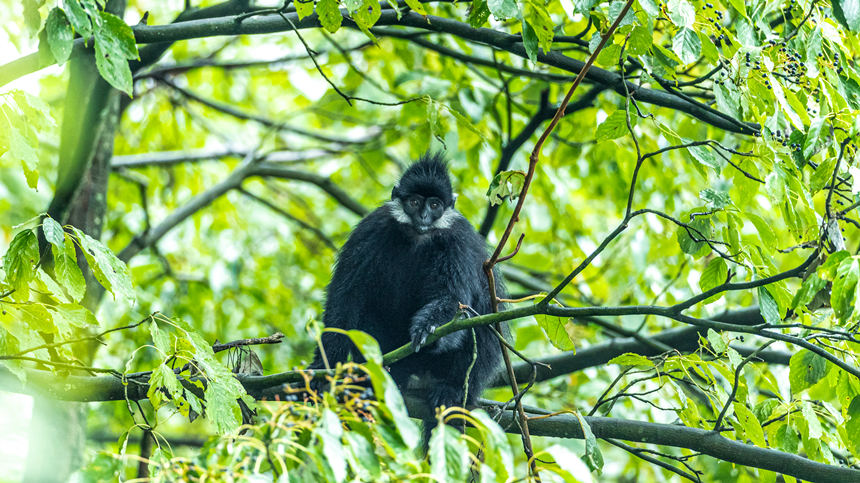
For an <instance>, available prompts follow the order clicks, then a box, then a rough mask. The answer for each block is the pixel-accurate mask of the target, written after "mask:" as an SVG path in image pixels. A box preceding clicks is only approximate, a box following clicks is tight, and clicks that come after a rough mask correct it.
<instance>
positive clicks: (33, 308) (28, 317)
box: [6, 303, 57, 334]
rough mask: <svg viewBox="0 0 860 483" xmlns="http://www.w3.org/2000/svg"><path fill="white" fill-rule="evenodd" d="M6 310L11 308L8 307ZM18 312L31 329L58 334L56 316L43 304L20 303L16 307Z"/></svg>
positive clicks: (19, 316) (19, 317)
mask: <svg viewBox="0 0 860 483" xmlns="http://www.w3.org/2000/svg"><path fill="white" fill-rule="evenodd" d="M6 310H9V309H8V308H7V309H6ZM15 310H16V311H17V312H18V315H17V317H18V319H20V320H21V321H22V322H24V324H26V325H27V327H29V328H30V329H31V330H35V331H38V332H44V333H46V334H56V333H57V326H56V324H54V317H53V316H52V315H51V312H48V309H47V308H45V306H44V305H42V304H31V303H27V304H20V305H18V306H17V307H15Z"/></svg>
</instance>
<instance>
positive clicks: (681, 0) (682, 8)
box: [666, 0, 696, 29]
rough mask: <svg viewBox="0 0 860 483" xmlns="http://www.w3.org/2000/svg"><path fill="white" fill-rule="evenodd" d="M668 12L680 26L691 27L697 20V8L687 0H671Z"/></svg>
mask: <svg viewBox="0 0 860 483" xmlns="http://www.w3.org/2000/svg"><path fill="white" fill-rule="evenodd" d="M666 12H667V13H668V14H669V18H670V19H671V20H672V23H674V24H675V25H677V26H678V27H685V28H687V29H691V28H693V24H694V23H695V22H696V8H695V7H693V5H692V4H691V3H690V2H688V1H687V0H669V3H668V4H667V8H666Z"/></svg>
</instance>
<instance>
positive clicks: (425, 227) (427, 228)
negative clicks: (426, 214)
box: [415, 225, 430, 235]
mask: <svg viewBox="0 0 860 483" xmlns="http://www.w3.org/2000/svg"><path fill="white" fill-rule="evenodd" d="M415 230H416V231H417V232H418V233H421V234H422V235H423V234H424V233H427V232H428V231H430V225H418V226H416V227H415Z"/></svg>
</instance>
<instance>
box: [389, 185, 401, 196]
mask: <svg viewBox="0 0 860 483" xmlns="http://www.w3.org/2000/svg"><path fill="white" fill-rule="evenodd" d="M399 190H400V184H396V185H394V188H392V190H391V199H392V200H393V199H396V198H397V197H398V196H397V192H398V191H399Z"/></svg>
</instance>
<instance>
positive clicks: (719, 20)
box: [702, 3, 729, 46]
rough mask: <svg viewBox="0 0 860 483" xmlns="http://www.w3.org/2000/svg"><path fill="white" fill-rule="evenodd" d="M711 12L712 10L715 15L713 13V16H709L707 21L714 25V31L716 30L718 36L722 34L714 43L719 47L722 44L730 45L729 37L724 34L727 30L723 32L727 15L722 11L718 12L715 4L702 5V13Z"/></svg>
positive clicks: (706, 18)
mask: <svg viewBox="0 0 860 483" xmlns="http://www.w3.org/2000/svg"><path fill="white" fill-rule="evenodd" d="M709 10H712V11H713V13H712V14H711V15H709V16H707V17H705V20H706V21H707V22H708V23H710V24H712V25H713V26H714V30H715V31H716V32H717V33H718V34H720V35H718V36H717V37H716V38H715V39H714V43H715V44H716V45H718V46H719V45H720V43H726V44H728V40H729V38H728V37H727V36H726V34H725V33H724V32H725V30H723V16H724V15H725V14H724V13H723V12H722V11H720V10H716V9H715V8H714V4H713V3H706V4H704V5H702V11H705V12H707V11H709Z"/></svg>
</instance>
